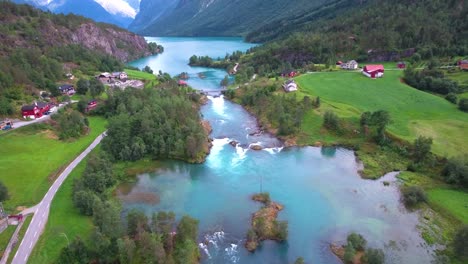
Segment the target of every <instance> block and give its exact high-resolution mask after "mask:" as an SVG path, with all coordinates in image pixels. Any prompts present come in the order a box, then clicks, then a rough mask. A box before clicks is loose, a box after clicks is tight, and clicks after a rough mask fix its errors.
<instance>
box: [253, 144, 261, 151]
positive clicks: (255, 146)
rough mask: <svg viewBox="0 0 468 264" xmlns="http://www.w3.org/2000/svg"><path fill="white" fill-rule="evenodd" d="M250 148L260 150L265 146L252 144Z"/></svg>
mask: <svg viewBox="0 0 468 264" xmlns="http://www.w3.org/2000/svg"><path fill="white" fill-rule="evenodd" d="M250 149H252V150H257V151H258V150H262V149H263V147H262V146H260V145H252V146H250Z"/></svg>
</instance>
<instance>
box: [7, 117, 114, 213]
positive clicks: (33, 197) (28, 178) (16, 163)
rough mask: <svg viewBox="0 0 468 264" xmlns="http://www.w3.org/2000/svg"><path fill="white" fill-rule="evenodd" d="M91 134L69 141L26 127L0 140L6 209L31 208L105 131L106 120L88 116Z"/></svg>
mask: <svg viewBox="0 0 468 264" xmlns="http://www.w3.org/2000/svg"><path fill="white" fill-rule="evenodd" d="M89 122H90V128H91V131H90V133H89V134H88V135H86V136H83V137H81V138H79V139H78V140H75V141H72V142H63V141H60V140H58V139H57V138H56V136H55V135H54V133H53V132H52V131H51V130H48V129H47V127H46V126H45V125H30V126H26V127H22V128H19V129H18V130H13V131H11V132H8V133H7V134H5V135H2V136H1V137H0V146H2V147H1V148H0V171H2V173H1V174H0V180H1V181H3V182H4V183H5V185H6V186H7V187H8V190H9V193H10V200H8V201H6V202H5V203H4V206H5V208H6V209H7V210H9V211H13V210H14V209H15V208H16V207H17V206H32V205H34V204H36V203H38V202H39V201H40V200H41V199H42V198H43V196H44V195H45V193H46V192H47V190H48V188H49V186H50V185H51V183H52V182H53V181H54V180H55V178H56V177H57V176H58V172H60V170H61V169H62V168H64V167H65V166H66V165H67V164H68V163H69V162H71V161H72V160H73V159H74V158H75V157H76V156H77V155H78V154H79V153H80V152H81V151H83V150H84V149H86V147H87V146H88V145H89V144H91V142H93V140H94V139H95V138H96V137H97V136H98V135H99V134H100V133H102V132H103V131H104V130H105V125H106V120H105V119H103V118H99V117H89Z"/></svg>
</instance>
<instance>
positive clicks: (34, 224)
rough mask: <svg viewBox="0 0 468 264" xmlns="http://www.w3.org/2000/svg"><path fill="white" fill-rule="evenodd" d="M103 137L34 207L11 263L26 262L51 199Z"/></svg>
mask: <svg viewBox="0 0 468 264" xmlns="http://www.w3.org/2000/svg"><path fill="white" fill-rule="evenodd" d="M104 135H105V132H104V133H102V134H101V135H99V136H98V137H97V138H96V139H95V140H94V141H93V143H91V145H90V146H89V147H88V148H87V149H86V150H85V151H83V152H82V153H81V154H80V155H79V156H78V157H77V158H75V160H73V161H72V162H71V163H70V164H69V165H68V166H67V167H66V168H65V170H64V171H63V172H62V173H61V174H60V176H59V177H58V178H57V179H56V180H55V182H54V184H52V186H51V187H50V189H49V191H47V193H46V195H45V196H44V198H43V199H42V201H41V202H40V203H39V204H38V205H36V206H35V207H34V208H35V211H34V215H33V218H32V220H31V223H30V224H29V227H28V230H27V231H26V234H25V235H24V238H23V240H22V241H21V244H20V246H19V247H18V251H17V252H16V254H15V256H14V258H13V261H12V262H11V263H13V264H22V263H26V262H27V261H28V258H29V256H30V255H31V252H32V250H33V249H34V246H35V245H36V243H37V241H38V240H39V237H40V236H41V234H42V232H43V231H44V227H45V225H46V223H47V219H48V217H49V211H50V204H51V203H52V199H54V196H55V194H56V193H57V191H58V189H59V188H60V186H61V185H62V183H63V182H64V181H65V179H66V178H67V177H68V175H69V174H70V172H72V171H73V169H74V168H75V167H76V166H77V165H78V164H79V163H80V162H81V161H82V160H83V159H84V158H85V157H86V156H87V155H88V154H89V153H90V152H91V151H92V150H93V149H94V148H95V147H96V146H97V145H98V144H99V143H100V142H101V140H102V138H103V137H104Z"/></svg>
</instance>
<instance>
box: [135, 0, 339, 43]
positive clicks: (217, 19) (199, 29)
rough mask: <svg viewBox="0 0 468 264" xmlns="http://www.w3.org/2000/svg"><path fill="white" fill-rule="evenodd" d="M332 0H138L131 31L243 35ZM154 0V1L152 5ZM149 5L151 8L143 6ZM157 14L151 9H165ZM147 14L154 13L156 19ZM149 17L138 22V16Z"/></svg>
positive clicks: (179, 34) (153, 34)
mask: <svg viewBox="0 0 468 264" xmlns="http://www.w3.org/2000/svg"><path fill="white" fill-rule="evenodd" d="M335 1H336V0H291V1H284V0H270V1H264V0H239V1H231V0H171V1H165V3H161V1H160V0H142V2H141V7H142V8H140V10H141V11H140V13H139V14H138V15H137V17H136V18H135V22H134V24H133V25H131V26H130V28H131V29H132V30H135V31H136V32H138V33H140V34H144V35H152V36H156V35H157V36H164V35H171V36H243V35H245V34H247V33H248V32H250V31H251V30H253V29H255V28H257V27H259V26H261V25H265V24H266V23H268V22H272V21H274V20H276V19H278V18H285V17H289V16H291V15H294V14H295V13H297V12H300V11H301V10H313V9H314V8H316V7H317V6H320V5H321V4H323V3H325V2H335ZM156 3H158V5H157V7H156ZM151 4H153V5H152V6H154V7H155V8H150V9H145V8H143V6H149V5H151ZM165 8H166V12H164V14H162V15H160V16H159V12H157V11H156V12H155V11H154V9H157V10H161V9H165ZM151 14H156V15H157V16H159V17H157V19H154V18H155V17H154V16H152V15H151ZM143 17H149V18H152V19H148V20H146V23H142V22H144V21H142V19H141V18H143Z"/></svg>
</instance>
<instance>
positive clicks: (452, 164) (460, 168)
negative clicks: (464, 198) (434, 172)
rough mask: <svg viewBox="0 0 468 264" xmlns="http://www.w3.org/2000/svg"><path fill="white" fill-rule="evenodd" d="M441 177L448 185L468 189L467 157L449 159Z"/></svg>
mask: <svg viewBox="0 0 468 264" xmlns="http://www.w3.org/2000/svg"><path fill="white" fill-rule="evenodd" d="M442 176H444V178H445V181H446V182H448V183H451V184H456V185H460V186H463V187H468V157H466V156H465V157H456V158H451V159H449V160H448V161H447V164H446V165H445V167H444V169H443V171H442Z"/></svg>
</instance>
